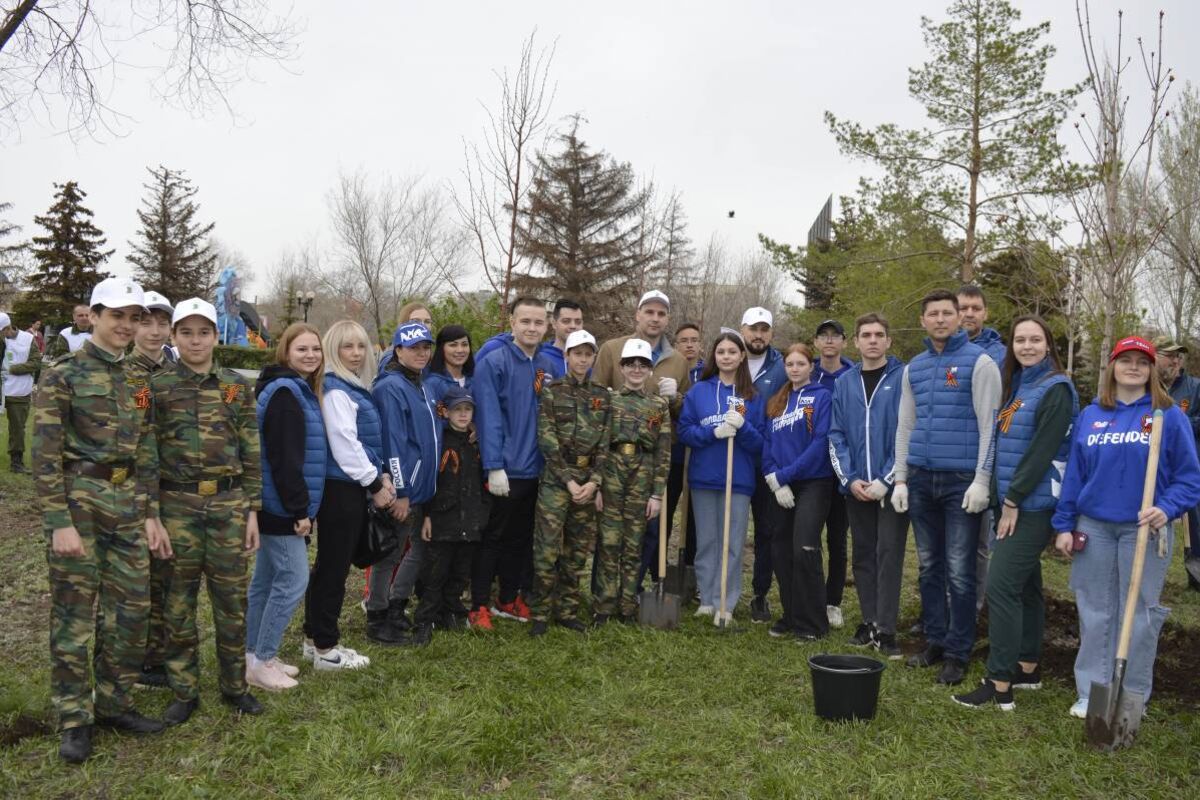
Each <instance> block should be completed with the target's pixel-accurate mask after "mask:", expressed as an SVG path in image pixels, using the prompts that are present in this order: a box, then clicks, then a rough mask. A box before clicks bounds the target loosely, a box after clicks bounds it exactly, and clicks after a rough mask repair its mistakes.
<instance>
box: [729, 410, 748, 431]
mask: <svg viewBox="0 0 1200 800" xmlns="http://www.w3.org/2000/svg"><path fill="white" fill-rule="evenodd" d="M745 421H746V418H745V417H743V416H742V415H741V414H739V413H738V412H736V411H734V410H733V409H732V408H731V409H729V410H728V411H726V412H725V424H726V425H728V426H729V427H731V428H733V429H734V430H735V431H736V430H737V429H738V428H740V427H742V424H743V423H744V422H745Z"/></svg>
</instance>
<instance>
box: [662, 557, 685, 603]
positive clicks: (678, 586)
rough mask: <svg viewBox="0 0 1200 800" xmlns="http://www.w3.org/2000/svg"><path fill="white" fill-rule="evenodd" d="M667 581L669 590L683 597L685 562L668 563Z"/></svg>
mask: <svg viewBox="0 0 1200 800" xmlns="http://www.w3.org/2000/svg"><path fill="white" fill-rule="evenodd" d="M665 582H666V584H667V591H668V592H670V593H671V594H674V595H678V596H679V597H683V596H684V594H683V564H679V563H675V564H667V576H666V578H665Z"/></svg>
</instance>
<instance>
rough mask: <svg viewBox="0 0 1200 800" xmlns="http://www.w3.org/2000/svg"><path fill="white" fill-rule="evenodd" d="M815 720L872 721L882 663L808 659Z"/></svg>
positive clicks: (861, 659)
mask: <svg viewBox="0 0 1200 800" xmlns="http://www.w3.org/2000/svg"><path fill="white" fill-rule="evenodd" d="M808 668H809V670H810V671H811V672H812V690H813V705H814V706H815V707H816V711H817V716H818V717H820V718H821V719H828V720H832V721H834V722H844V721H846V720H855V719H874V718H875V707H876V706H877V705H878V704H879V682H880V680H881V679H882V676H883V670H884V668H885V666H884V663H883V662H882V661H878V660H876V659H874V658H867V657H866V656H843V655H830V654H827V653H822V654H820V655H815V656H812V657H811V658H809V659H808Z"/></svg>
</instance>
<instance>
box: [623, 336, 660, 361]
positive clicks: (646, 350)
mask: <svg viewBox="0 0 1200 800" xmlns="http://www.w3.org/2000/svg"><path fill="white" fill-rule="evenodd" d="M627 358H641V359H645V360H646V361H649V362H650V363H651V364H653V363H654V351H653V350H651V348H650V343H649V342H647V341H646V340H645V339H626V340H625V346H624V347H622V348H621V360H622V361H624V360H625V359H627Z"/></svg>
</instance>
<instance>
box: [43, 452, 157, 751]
mask: <svg viewBox="0 0 1200 800" xmlns="http://www.w3.org/2000/svg"><path fill="white" fill-rule="evenodd" d="M66 488H67V502H68V505H69V507H70V509H71V522H72V523H74V525H75V529H76V530H77V531H78V532H79V538H80V540H81V541H82V542H83V550H84V554H83V555H82V556H59V555H55V553H54V550H53V548H52V547H51V546H50V544H49V542H50V538H51V534H52V533H53V531H50V530H47V531H46V541H47V546H46V563H47V565H48V566H49V568H50V701H51V703H52V705H53V706H54V710H55V713H56V714H57V716H58V725H59V728H60V729H61V730H65V729H67V728H76V727H79V726H82V725H91V724H92V723H93V721H94V715H95V714H96V713H99V714H100V715H101V716H106V717H112V716H117V715H119V714H122V713H124V712H125V711H128V710H129V709H130V708H132V706H133V703H132V701H131V699H130V696H129V692H130V690H131V689H132V688H133V683H134V681H135V680H137V677H138V675H139V673H140V671H141V667H142V656H143V654H144V653H145V648H146V617H147V614H148V613H149V610H150V600H149V597H148V590H147V584H148V583H149V576H150V563H149V562H150V552H149V550H148V549H147V547H146V539H145V519H144V515H143V512H144V509H145V498H144V497H143V496H138V495H137V494H135V492H134V485H133V482H132V481H129V482H127V483H125V484H123V485H122V486H113V485H112V484H111V483H109V482H108V481H102V480H98V479H96V478H88V477H84V476H81V475H67V476H66ZM97 607H98V608H99V615H97V613H96V609H97ZM93 635H94V637H95V640H94V644H93V647H94V656H95V657H94V659H92V664H93V667H94V672H95V695H94V698H95V699H94V701H93V692H92V686H91V681H90V680H89V677H88V663H89V660H88V643H89V641H91V640H92V639H93Z"/></svg>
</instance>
